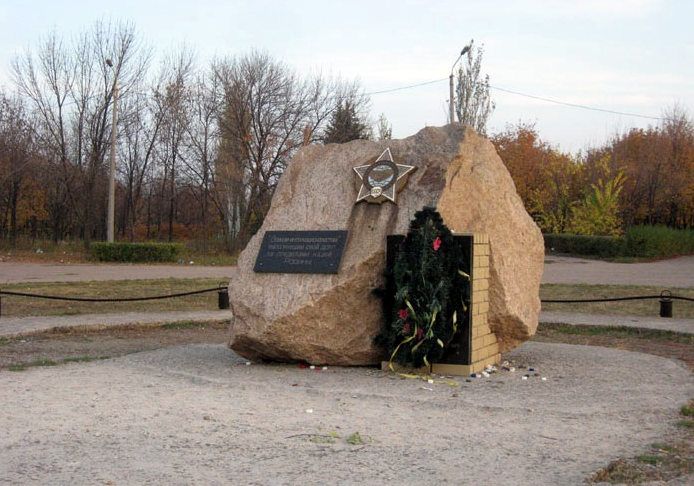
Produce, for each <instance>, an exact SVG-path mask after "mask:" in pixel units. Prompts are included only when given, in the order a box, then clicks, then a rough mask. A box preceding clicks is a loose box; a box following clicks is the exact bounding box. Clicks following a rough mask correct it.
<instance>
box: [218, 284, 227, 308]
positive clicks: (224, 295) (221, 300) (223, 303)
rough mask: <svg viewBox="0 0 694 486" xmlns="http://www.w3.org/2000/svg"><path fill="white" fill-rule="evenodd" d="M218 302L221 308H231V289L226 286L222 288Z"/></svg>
mask: <svg viewBox="0 0 694 486" xmlns="http://www.w3.org/2000/svg"><path fill="white" fill-rule="evenodd" d="M218 297H219V298H218V303H219V308H220V309H228V308H229V289H227V288H226V287H224V288H220V289H219V293H218Z"/></svg>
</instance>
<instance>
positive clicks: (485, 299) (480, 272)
mask: <svg viewBox="0 0 694 486" xmlns="http://www.w3.org/2000/svg"><path fill="white" fill-rule="evenodd" d="M489 254H490V251H489V236H487V235H486V234H480V233H477V234H474V235H473V251H472V319H471V321H472V322H471V324H472V350H471V351H472V364H471V365H470V368H471V370H470V372H471V373H475V372H477V371H481V370H483V369H484V367H485V366H487V365H488V364H494V363H498V361H499V357H500V356H499V345H498V343H497V341H496V336H495V335H494V333H493V332H492V331H491V329H490V328H489V324H488V321H487V316H488V314H489Z"/></svg>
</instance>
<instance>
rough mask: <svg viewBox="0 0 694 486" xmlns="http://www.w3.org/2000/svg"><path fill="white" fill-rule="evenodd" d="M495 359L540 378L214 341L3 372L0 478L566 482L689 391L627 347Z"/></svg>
mask: <svg viewBox="0 0 694 486" xmlns="http://www.w3.org/2000/svg"><path fill="white" fill-rule="evenodd" d="M510 356H511V357H512V358H513V359H514V360H515V361H516V363H518V364H523V363H526V364H528V365H531V366H535V367H536V368H537V369H538V370H539V371H540V372H541V374H542V375H543V376H547V377H548V381H541V380H540V378H536V377H531V378H530V379H529V380H521V374H520V373H518V372H516V373H509V372H504V373H501V374H496V375H492V377H491V378H489V379H479V380H474V381H473V382H471V383H466V382H465V381H464V380H458V381H460V382H461V385H462V386H461V387H456V388H454V387H451V386H449V385H447V384H444V383H434V384H428V383H426V382H422V381H419V380H413V379H400V378H395V377H393V375H390V374H386V373H382V372H380V371H376V370H372V369H365V368H351V369H348V368H330V369H328V370H327V371H314V370H309V369H300V368H298V367H296V366H290V365H258V364H253V365H251V366H246V365H245V362H244V361H243V360H240V359H239V358H237V357H236V356H235V355H234V354H233V353H232V352H230V351H229V350H228V349H226V348H225V347H224V346H220V345H188V346H181V347H174V348H167V349H162V350H158V351H151V352H144V353H138V354H133V355H129V356H125V357H122V358H117V359H112V360H106V361H99V362H93V363H83V364H70V365H64V366H59V367H51V368H33V369H31V370H28V371H24V372H20V373H12V372H8V371H3V372H0V390H2V394H1V395H0V430H2V431H3V432H2V434H0V451H1V453H0V483H3V482H8V483H15V482H16V483H44V484H45V483H51V484H67V483H70V484H95V483H96V484H132V483H147V482H151V483H166V484H190V483H199V484H229V483H233V484H355V483H361V484H385V483H390V484H456V485H457V484H514V485H515V484H579V483H581V482H582V481H583V480H584V478H585V477H586V476H587V475H589V474H590V473H592V472H593V471H595V470H596V469H598V468H600V467H602V466H604V465H605V464H607V463H608V462H609V461H610V460H612V459H615V458H617V457H620V456H631V455H634V454H637V453H639V452H641V451H643V450H644V448H646V447H647V446H648V445H649V444H650V443H652V442H655V441H657V440H658V439H659V438H662V437H663V435H664V434H667V433H668V432H669V431H670V430H671V427H672V424H673V422H674V421H675V420H676V418H677V409H678V407H679V406H680V405H682V404H683V403H685V402H686V400H687V399H688V398H691V396H692V394H693V392H694V386H693V385H694V384H693V382H692V379H691V374H690V373H689V372H688V371H687V370H686V369H684V368H683V367H682V365H681V364H678V363H676V362H674V361H672V360H669V359H664V358H659V357H655V356H650V355H645V354H640V353H631V352H626V351H620V350H614V349H605V348H596V347H588V346H571V345H564V344H547V343H526V344H525V345H524V346H522V347H521V348H519V349H517V350H515V351H514V352H513V353H511V354H510ZM307 410H312V413H307ZM354 432H359V434H360V436H361V437H362V438H364V443H360V444H355V445H352V444H349V443H348V442H347V440H346V439H347V437H348V436H349V435H351V434H352V433H354ZM316 434H317V435H316ZM331 435H337V436H339V438H335V439H334V442H332V443H329V441H331V440H333V439H332V437H331Z"/></svg>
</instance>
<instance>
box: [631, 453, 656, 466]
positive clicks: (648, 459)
mask: <svg viewBox="0 0 694 486" xmlns="http://www.w3.org/2000/svg"><path fill="white" fill-rule="evenodd" d="M636 460H637V461H639V462H643V463H644V464H652V465H656V464H658V463H659V462H660V461H661V459H660V458H659V457H658V456H653V455H651V454H642V455H640V456H638V457H637V458H636Z"/></svg>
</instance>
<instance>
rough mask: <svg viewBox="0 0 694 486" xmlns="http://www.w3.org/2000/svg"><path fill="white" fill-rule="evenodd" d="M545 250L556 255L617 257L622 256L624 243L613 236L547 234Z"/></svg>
mask: <svg viewBox="0 0 694 486" xmlns="http://www.w3.org/2000/svg"><path fill="white" fill-rule="evenodd" d="M543 236H544V238H545V248H546V249H547V250H549V251H551V252H554V253H569V254H572V255H594V256H599V257H604V258H608V257H615V256H619V255H621V254H622V241H621V239H620V238H614V237H612V236H586V235H569V234H545V235H543Z"/></svg>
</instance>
